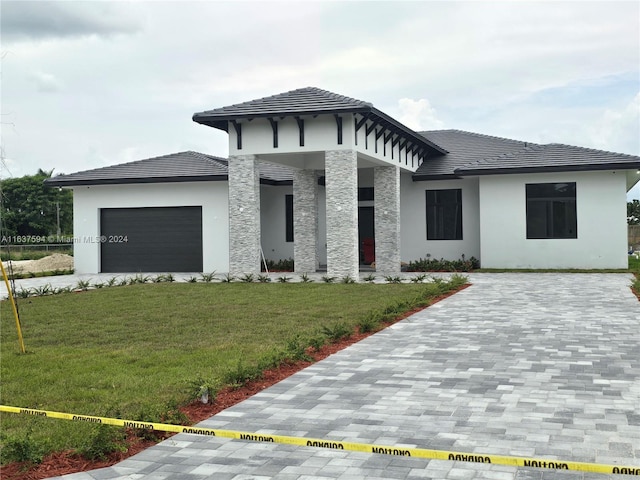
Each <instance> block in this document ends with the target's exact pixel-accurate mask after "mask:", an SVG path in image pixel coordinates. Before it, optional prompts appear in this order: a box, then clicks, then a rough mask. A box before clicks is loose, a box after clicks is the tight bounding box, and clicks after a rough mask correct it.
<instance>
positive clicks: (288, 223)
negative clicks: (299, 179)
mask: <svg viewBox="0 0 640 480" xmlns="http://www.w3.org/2000/svg"><path fill="white" fill-rule="evenodd" d="M284 222H285V227H284V229H285V233H284V235H285V241H286V242H293V195H285V197H284Z"/></svg>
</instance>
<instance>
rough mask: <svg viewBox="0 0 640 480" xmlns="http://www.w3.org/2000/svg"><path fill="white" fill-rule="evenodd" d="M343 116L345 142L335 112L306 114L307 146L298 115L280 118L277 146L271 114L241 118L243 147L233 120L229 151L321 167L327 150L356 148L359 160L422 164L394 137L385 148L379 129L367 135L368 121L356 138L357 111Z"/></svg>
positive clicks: (412, 166) (406, 165)
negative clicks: (301, 135)
mask: <svg viewBox="0 0 640 480" xmlns="http://www.w3.org/2000/svg"><path fill="white" fill-rule="evenodd" d="M341 117H342V143H341V144H338V130H337V125H336V120H335V118H334V116H333V115H318V116H316V117H314V116H303V117H302V118H303V119H304V145H303V146H300V129H299V128H298V123H297V122H296V120H295V118H294V117H285V118H277V120H278V146H277V147H274V146H273V128H272V127H271V123H270V122H269V120H268V119H267V118H255V119H253V120H251V121H250V122H249V121H242V122H240V124H241V125H242V127H241V128H242V148H241V149H240V150H239V149H238V140H237V134H236V130H235V128H234V127H233V126H232V125H231V124H229V155H250V154H252V155H259V156H260V157H261V158H262V159H263V160H267V161H271V162H274V163H281V164H283V165H290V166H294V167H297V168H307V169H309V168H315V169H318V170H320V169H323V168H324V166H323V163H324V152H325V151H326V150H355V151H357V152H358V153H359V154H360V158H359V161H361V162H362V161H363V160H365V159H366V160H367V163H368V164H370V165H371V164H377V165H398V166H399V167H401V168H403V169H405V170H410V171H415V170H417V168H418V166H419V165H418V157H417V156H416V155H415V154H414V155H411V154H407V152H406V150H405V149H403V150H402V154H401V153H400V145H399V143H397V144H396V145H395V147H393V148H392V141H391V140H389V141H388V142H387V144H386V148H385V146H384V144H383V138H384V137H380V138H379V139H378V141H377V142H376V139H375V135H376V132H375V129H373V130H370V132H369V135H366V127H365V126H364V125H362V126H361V127H360V130H358V133H357V138H356V133H355V121H354V115H353V114H347V113H345V114H343V115H341ZM366 125H368V126H371V125H372V122H371V121H367V123H366ZM376 143H377V148H376ZM315 154H321V155H315ZM412 157H413V159H412Z"/></svg>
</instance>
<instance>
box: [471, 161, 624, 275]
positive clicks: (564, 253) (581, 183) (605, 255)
mask: <svg viewBox="0 0 640 480" xmlns="http://www.w3.org/2000/svg"><path fill="white" fill-rule="evenodd" d="M547 182H549V183H551V182H576V214H577V226H578V233H577V237H578V238H575V239H535V240H533V239H532V240H527V238H526V237H527V234H526V196H525V184H527V183H547ZM480 218H481V227H480V243H481V262H482V267H484V268H627V253H626V249H627V225H626V177H625V172H620V171H619V172H615V171H605V172H573V173H544V174H529V175H496V176H486V177H481V178H480Z"/></svg>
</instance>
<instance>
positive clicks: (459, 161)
mask: <svg viewBox="0 0 640 480" xmlns="http://www.w3.org/2000/svg"><path fill="white" fill-rule="evenodd" d="M419 133H420V135H422V136H424V137H425V138H427V139H428V140H429V141H431V142H433V143H435V144H437V145H439V146H441V147H442V148H444V149H446V150H447V151H448V152H449V153H447V154H446V155H441V156H438V157H434V158H429V159H427V160H425V161H424V162H423V163H422V165H420V167H419V168H418V170H417V171H416V172H415V174H414V175H413V177H414V179H416V180H429V179H431V178H433V179H439V178H447V177H455V176H456V174H455V170H456V168H459V167H462V166H464V165H467V164H469V163H472V162H475V161H478V160H481V159H483V158H487V157H494V156H497V155H501V154H504V153H510V152H513V151H517V150H522V149H523V148H525V147H526V146H527V145H533V144H532V143H527V142H523V141H520V140H511V139H508V138H502V137H492V136H490V135H482V134H479V133H473V132H465V131H462V130H431V131H426V132H419Z"/></svg>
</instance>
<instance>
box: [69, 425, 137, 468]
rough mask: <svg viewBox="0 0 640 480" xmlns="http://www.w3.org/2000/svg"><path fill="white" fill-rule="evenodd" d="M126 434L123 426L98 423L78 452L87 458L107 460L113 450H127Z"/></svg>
mask: <svg viewBox="0 0 640 480" xmlns="http://www.w3.org/2000/svg"><path fill="white" fill-rule="evenodd" d="M126 451H127V446H126V443H125V435H124V432H123V430H122V429H121V428H119V427H114V426H112V425H97V426H96V428H95V429H94V430H93V432H92V433H91V435H90V436H89V437H88V438H87V440H86V443H85V444H84V445H82V446H81V447H80V448H79V449H78V453H79V454H80V455H82V456H83V457H84V458H86V459H87V460H105V459H106V458H107V456H109V454H111V453H113V452H126Z"/></svg>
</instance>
